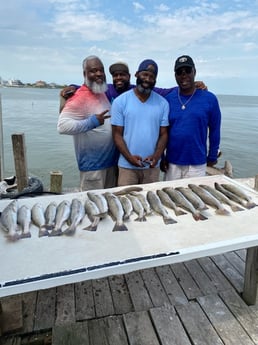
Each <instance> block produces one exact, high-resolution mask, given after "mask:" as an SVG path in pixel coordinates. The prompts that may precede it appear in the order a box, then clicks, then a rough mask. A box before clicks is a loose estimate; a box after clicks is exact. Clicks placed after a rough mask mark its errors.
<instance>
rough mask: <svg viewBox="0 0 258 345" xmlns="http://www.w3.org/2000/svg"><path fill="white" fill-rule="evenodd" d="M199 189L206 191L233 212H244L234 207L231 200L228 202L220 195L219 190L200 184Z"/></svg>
mask: <svg viewBox="0 0 258 345" xmlns="http://www.w3.org/2000/svg"><path fill="white" fill-rule="evenodd" d="M200 187H201V188H203V189H206V190H207V191H208V192H210V193H211V194H212V195H213V196H214V197H215V198H216V199H218V200H219V201H220V202H222V203H223V204H226V205H228V206H230V208H231V210H232V211H233V212H238V211H244V209H243V208H241V207H239V206H238V205H236V204H235V203H234V202H233V201H232V200H230V199H229V198H228V197H227V196H226V195H225V194H223V193H221V192H220V191H219V190H217V189H215V188H213V187H211V186H208V185H205V184H200Z"/></svg>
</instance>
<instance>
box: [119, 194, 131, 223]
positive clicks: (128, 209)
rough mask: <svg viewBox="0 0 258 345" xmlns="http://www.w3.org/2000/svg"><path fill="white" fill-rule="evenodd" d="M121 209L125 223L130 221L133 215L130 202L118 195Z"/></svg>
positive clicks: (124, 196) (125, 197) (123, 196)
mask: <svg viewBox="0 0 258 345" xmlns="http://www.w3.org/2000/svg"><path fill="white" fill-rule="evenodd" d="M118 198H119V200H120V202H121V204H122V206H123V209H124V217H123V219H124V221H127V220H129V219H130V216H131V214H132V213H133V205H132V202H131V200H130V199H129V198H128V197H127V196H126V195H119V196H118Z"/></svg>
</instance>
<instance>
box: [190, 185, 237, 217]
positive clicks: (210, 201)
mask: <svg viewBox="0 0 258 345" xmlns="http://www.w3.org/2000/svg"><path fill="white" fill-rule="evenodd" d="M188 187H189V188H191V189H192V190H193V191H194V192H195V193H196V194H197V195H199V197H200V198H201V199H202V200H203V201H204V202H205V203H206V204H207V205H210V206H211V207H213V208H215V209H216V211H215V213H216V214H218V215H221V216H227V215H229V214H230V212H229V211H228V210H226V209H225V207H224V206H223V205H222V203H221V202H220V201H219V200H218V199H217V198H215V197H214V196H213V195H212V194H211V193H209V192H208V191H207V190H206V189H203V188H201V187H199V186H197V185H195V184H192V183H190V184H189V185H188Z"/></svg>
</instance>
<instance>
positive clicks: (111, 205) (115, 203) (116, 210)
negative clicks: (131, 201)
mask: <svg viewBox="0 0 258 345" xmlns="http://www.w3.org/2000/svg"><path fill="white" fill-rule="evenodd" d="M104 195H105V198H106V199H107V203H108V209H109V213H110V215H111V218H112V219H113V220H114V221H115V225H114V228H113V230H112V231H127V230H128V228H127V226H126V225H125V224H124V221H123V217H124V209H123V206H122V204H121V202H120V200H119V199H118V197H117V196H116V195H114V194H112V193H110V192H106V193H104Z"/></svg>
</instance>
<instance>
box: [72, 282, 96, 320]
mask: <svg viewBox="0 0 258 345" xmlns="http://www.w3.org/2000/svg"><path fill="white" fill-rule="evenodd" d="M74 287H75V316H76V321H81V320H88V319H93V318H94V317H95V316H96V314H95V306H94V299H93V290H92V281H91V280H86V281H83V282H80V283H76V284H75V286H74Z"/></svg>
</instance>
